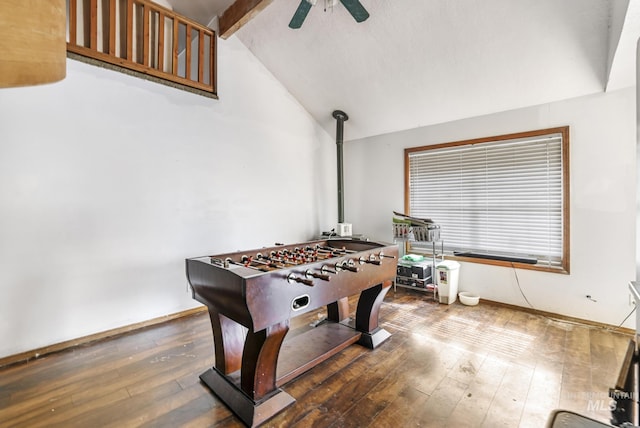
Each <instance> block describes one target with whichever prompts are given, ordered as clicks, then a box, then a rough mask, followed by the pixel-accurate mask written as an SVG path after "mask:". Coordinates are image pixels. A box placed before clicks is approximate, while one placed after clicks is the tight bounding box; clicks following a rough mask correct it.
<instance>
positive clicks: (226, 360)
mask: <svg viewBox="0 0 640 428" xmlns="http://www.w3.org/2000/svg"><path fill="white" fill-rule="evenodd" d="M397 257H398V247H397V246H396V245H395V244H394V245H391V244H385V243H379V242H372V241H358V240H352V239H328V240H318V241H310V242H305V243H299V244H292V245H277V246H274V247H270V248H261V249H255V250H249V251H238V252H234V253H227V254H218V255H213V256H204V257H196V258H189V259H187V260H186V273H187V278H188V281H189V284H190V285H191V289H192V292H193V298H194V299H195V300H197V301H199V302H201V303H203V304H205V305H206V306H207V308H208V310H209V317H210V319H211V327H212V330H213V339H214V355H215V365H214V366H213V367H212V368H210V369H209V370H207V371H206V372H204V373H203V374H202V375H201V376H200V379H201V380H202V381H203V382H204V383H205V384H206V385H207V386H208V387H209V388H210V389H211V390H212V391H213V392H214V393H215V394H216V395H217V396H218V397H219V398H220V399H221V400H222V401H224V402H225V404H226V405H227V406H228V407H229V408H230V409H231V410H232V411H233V412H234V413H235V414H236V415H237V416H238V417H239V418H240V419H241V420H242V421H243V422H244V423H245V424H247V425H248V426H257V425H260V424H261V423H263V422H265V421H266V420H268V419H269V418H271V417H273V416H275V415H276V414H277V413H279V412H280V411H282V410H284V409H285V408H287V407H288V406H290V405H292V404H293V403H294V402H295V399H294V398H293V397H292V396H290V395H289V394H287V393H286V392H284V391H283V390H282V389H281V386H282V385H284V384H285V383H287V382H289V381H291V380H292V379H294V378H295V377H297V376H299V375H300V374H302V373H304V372H305V371H307V370H309V369H311V368H313V367H315V366H316V365H318V364H320V363H321V362H323V361H325V360H326V359H328V358H329V357H331V356H332V355H334V354H336V353H338V352H340V351H341V350H342V349H344V348H346V347H347V346H349V345H351V344H354V343H358V344H360V345H363V346H366V347H368V348H370V349H373V348H376V347H377V346H378V345H379V344H381V343H382V342H383V341H385V340H386V339H387V338H389V336H390V334H389V333H388V332H387V331H386V330H384V329H382V328H380V326H379V325H378V313H379V309H380V305H381V304H382V301H383V299H384V296H385V295H386V293H387V291H388V290H389V288H390V286H391V284H392V281H393V279H394V277H395V275H396V266H397V261H398V260H397ZM354 295H359V297H358V302H357V308H356V312H355V319H351V318H350V316H349V301H348V297H349V296H354ZM322 307H326V322H322V323H319V324H318V325H317V327H315V328H311V329H308V330H307V331H304V332H302V333H300V334H295V335H291V337H286V336H287V333H288V332H289V328H290V320H291V319H292V318H294V317H296V316H299V315H302V314H305V313H307V312H310V311H313V310H317V309H319V308H322Z"/></svg>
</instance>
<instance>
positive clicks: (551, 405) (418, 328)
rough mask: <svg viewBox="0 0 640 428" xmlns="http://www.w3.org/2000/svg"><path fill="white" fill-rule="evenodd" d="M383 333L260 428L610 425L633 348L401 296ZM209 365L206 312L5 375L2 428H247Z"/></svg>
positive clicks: (389, 306)
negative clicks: (210, 385) (208, 378)
mask: <svg viewBox="0 0 640 428" xmlns="http://www.w3.org/2000/svg"><path fill="white" fill-rule="evenodd" d="M354 303H355V302H353V301H352V302H351V306H352V309H353V308H354ZM319 316H321V314H319V313H317V312H315V313H311V314H307V315H305V316H302V317H299V318H296V319H295V320H294V321H293V323H292V327H299V328H309V327H308V324H309V323H310V322H311V321H313V320H315V319H318V317H319ZM381 320H382V322H381V324H382V326H383V327H384V328H386V329H387V330H389V332H391V333H392V337H391V339H389V340H388V341H387V342H385V343H384V344H382V345H381V346H380V347H379V348H378V349H375V350H373V351H371V350H368V349H366V348H364V347H361V346H358V345H353V346H350V347H348V348H347V349H345V350H344V351H342V352H341V353H339V354H338V355H336V356H334V357H332V358H330V359H329V360H327V361H325V362H323V363H322V364H320V365H319V366H317V367H315V368H314V369H312V370H310V371H309V372H307V373H305V374H303V375H302V376H300V377H298V378H297V379H295V380H293V381H291V382H289V383H288V384H286V385H285V386H284V387H283V389H284V390H285V391H287V392H288V393H289V394H290V395H292V396H293V397H294V398H295V399H296V400H297V402H296V403H295V404H294V405H293V406H292V407H290V408H288V409H287V410H285V411H284V412H283V413H281V414H279V415H277V416H276V417H275V418H273V419H272V420H270V421H269V422H267V423H266V424H265V425H264V426H268V427H408V426H415V427H442V426H453V427H542V426H544V424H545V422H546V420H547V417H548V415H549V413H550V412H551V411H552V410H553V409H556V408H564V409H568V410H573V411H576V412H578V413H581V414H584V415H587V416H590V417H593V418H595V419H598V420H601V421H603V422H608V421H609V417H610V412H609V408H608V406H609V400H608V398H607V391H608V389H609V387H613V386H614V384H615V381H616V379H617V376H618V372H619V370H620V366H621V365H622V361H623V359H624V354H625V351H626V347H627V343H628V341H629V338H630V336H629V335H626V334H623V333H620V332H615V331H612V330H606V329H602V328H597V327H593V326H587V325H581V324H576V323H570V322H565V321H558V320H553V319H550V318H546V317H544V316H541V315H533V314H530V313H527V312H521V311H518V310H514V309H512V308H506V307H502V306H494V305H490V304H486V303H481V304H480V305H478V306H475V307H467V306H462V305H460V304H459V303H455V304H453V305H449V306H447V305H440V304H437V303H435V302H434V301H433V300H432V299H431V298H429V297H428V296H427V295H425V294H422V293H418V292H415V291H412V290H404V289H398V290H397V292H396V293H394V292H393V291H390V292H389V293H388V295H387V297H386V299H385V302H384V303H383V306H382V309H381ZM212 365H213V340H212V336H211V326H210V323H209V318H208V316H207V314H206V313H204V312H203V313H201V314H198V315H194V316H190V317H186V318H181V319H178V320H174V321H170V322H168V323H165V324H161V325H157V326H153V327H148V328H145V329H142V330H138V331H135V332H132V333H128V334H125V335H122V336H119V337H116V338H112V339H107V340H102V341H99V342H95V343H92V344H88V345H84V346H79V347H76V348H73V349H69V350H66V351H63V352H59V353H56V354H53V355H49V356H45V357H41V358H39V359H36V360H33V361H30V362H27V363H21V364H15V365H12V366H8V367H5V368H3V369H0V427H30V428H31V427H44V426H46V427H54V426H59V427H97V426H100V427H212V426H216V427H242V426H243V425H242V424H241V422H240V421H239V420H238V419H237V418H236V417H235V416H234V415H233V414H232V413H231V412H230V411H229V410H228V409H227V408H226V407H225V405H224V404H222V402H221V401H220V400H218V398H217V397H216V396H215V395H213V394H212V393H211V392H210V391H209V390H208V389H207V388H206V387H205V386H204V385H203V384H201V383H200V381H199V379H198V376H199V375H200V374H201V373H202V372H204V371H205V370H206V369H208V368H209V367H211V366H212Z"/></svg>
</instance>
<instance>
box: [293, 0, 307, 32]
mask: <svg viewBox="0 0 640 428" xmlns="http://www.w3.org/2000/svg"><path fill="white" fill-rule="evenodd" d="M310 9H311V3H309V2H308V1H307V0H300V6H298V9H296V13H294V14H293V18H291V22H289V28H293V29H297V28H300V27H302V23H303V22H304V19H305V18H306V17H307V14H308V13H309V10H310Z"/></svg>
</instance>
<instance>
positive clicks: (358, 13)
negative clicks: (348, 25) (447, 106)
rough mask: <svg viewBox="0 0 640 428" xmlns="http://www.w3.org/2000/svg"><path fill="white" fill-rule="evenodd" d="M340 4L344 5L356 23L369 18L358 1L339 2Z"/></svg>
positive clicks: (342, 0)
mask: <svg viewBox="0 0 640 428" xmlns="http://www.w3.org/2000/svg"><path fill="white" fill-rule="evenodd" d="M340 3H342V4H343V5H344V7H345V8H346V9H347V10H348V11H349V13H350V14H351V16H353V19H355V20H356V22H362V21H366V19H367V18H368V17H369V12H367V10H366V9H365V8H364V6H362V3H360V1H359V0H340Z"/></svg>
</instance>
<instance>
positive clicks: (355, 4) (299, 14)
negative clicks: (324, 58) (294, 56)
mask: <svg viewBox="0 0 640 428" xmlns="http://www.w3.org/2000/svg"><path fill="white" fill-rule="evenodd" d="M317 1H318V0H300V5H299V6H298V9H296V12H295V13H294V14H293V18H291V22H289V28H293V29H297V28H300V27H302V23H303V22H304V20H305V18H306V17H307V14H308V13H309V10H310V9H311V6H315V5H316V3H317ZM324 2H325V10H327V7H330V8H333V6H334V5H336V4H337V3H338V0H324ZM340 3H342V4H343V5H344V7H345V8H346V9H347V10H348V11H349V13H350V14H351V16H353V19H355V20H356V22H362V21H365V20H366V19H367V18H368V17H369V12H367V10H366V9H365V8H364V6H362V3H360V0H340Z"/></svg>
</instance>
